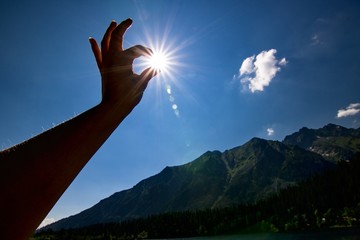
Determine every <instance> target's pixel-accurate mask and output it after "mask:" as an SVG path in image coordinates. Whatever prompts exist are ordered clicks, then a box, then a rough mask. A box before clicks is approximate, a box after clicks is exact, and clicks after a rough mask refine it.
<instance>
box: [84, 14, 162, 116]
mask: <svg viewBox="0 0 360 240" xmlns="http://www.w3.org/2000/svg"><path fill="white" fill-rule="evenodd" d="M131 24H132V20H131V19H130V18H129V19H127V20H125V21H123V22H121V23H120V24H119V25H117V23H116V22H115V21H112V22H111V23H110V26H109V27H108V29H107V30H106V32H105V34H104V37H103V39H102V41H101V51H100V49H99V47H98V44H97V42H96V40H95V39H93V38H90V39H89V41H90V44H91V48H92V51H93V53H94V56H95V59H96V63H97V65H98V68H99V70H100V73H101V78H102V101H103V102H104V101H106V102H111V103H114V104H120V106H121V107H125V108H130V109H129V110H130V111H131V110H132V109H133V108H134V107H135V106H136V105H137V104H138V103H139V102H140V100H141V98H142V95H143V92H144V90H145V89H146V86H147V84H148V82H149V81H150V79H151V78H152V77H154V76H155V74H156V71H155V70H153V69H151V68H147V69H145V70H144V71H143V72H142V73H141V74H140V75H138V74H135V73H134V72H133V62H134V59H135V58H138V57H140V56H149V55H151V54H152V51H151V49H149V48H145V47H143V46H141V45H136V46H133V47H131V48H128V49H126V50H123V46H122V45H123V37H124V34H125V32H126V30H127V29H128V28H129V27H130V26H131Z"/></svg>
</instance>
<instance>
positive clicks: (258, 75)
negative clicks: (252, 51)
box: [238, 49, 287, 92]
mask: <svg viewBox="0 0 360 240" xmlns="http://www.w3.org/2000/svg"><path fill="white" fill-rule="evenodd" d="M276 52H277V51H276V49H270V50H268V51H262V52H261V53H259V54H258V55H257V56H256V58H255V55H254V56H251V57H248V58H246V59H245V60H244V61H243V63H242V65H241V67H240V69H239V75H238V78H240V82H241V83H242V84H243V85H245V86H247V87H248V88H249V90H250V91H251V92H256V91H264V87H267V86H269V84H270V82H271V80H272V79H273V78H274V77H275V76H276V73H278V72H279V71H280V70H281V67H284V66H285V65H286V64H287V61H286V59H285V58H282V59H281V60H278V59H276V58H275V54H276Z"/></svg>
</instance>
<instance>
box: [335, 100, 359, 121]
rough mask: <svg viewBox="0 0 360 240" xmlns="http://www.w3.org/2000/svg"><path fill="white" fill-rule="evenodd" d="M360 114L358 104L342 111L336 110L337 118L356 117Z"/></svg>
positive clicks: (352, 104)
mask: <svg viewBox="0 0 360 240" xmlns="http://www.w3.org/2000/svg"><path fill="white" fill-rule="evenodd" d="M359 112H360V103H351V104H350V105H349V106H347V107H346V108H344V109H340V110H338V113H337V116H336V117H337V118H342V117H349V116H353V115H356V114H358V113H359Z"/></svg>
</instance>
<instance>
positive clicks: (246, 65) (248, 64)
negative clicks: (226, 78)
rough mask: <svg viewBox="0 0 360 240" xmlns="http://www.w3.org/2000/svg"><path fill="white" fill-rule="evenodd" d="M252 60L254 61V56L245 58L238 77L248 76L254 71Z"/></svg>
mask: <svg viewBox="0 0 360 240" xmlns="http://www.w3.org/2000/svg"><path fill="white" fill-rule="evenodd" d="M254 59H255V56H251V57H248V58H246V59H245V60H244V61H243V63H242V65H241V67H240V70H239V71H240V75H243V74H250V73H253V72H254V70H255V66H254Z"/></svg>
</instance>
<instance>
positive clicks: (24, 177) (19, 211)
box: [0, 102, 131, 239]
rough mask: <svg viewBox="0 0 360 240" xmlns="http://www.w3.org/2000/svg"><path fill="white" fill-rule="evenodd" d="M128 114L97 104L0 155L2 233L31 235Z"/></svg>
mask: <svg viewBox="0 0 360 240" xmlns="http://www.w3.org/2000/svg"><path fill="white" fill-rule="evenodd" d="M130 111H131V110H130V109H126V108H123V107H122V106H121V105H119V106H117V107H114V106H113V105H112V104H110V103H104V102H103V103H101V104H99V105H97V106H96V107H94V108H92V109H90V110H88V111H86V112H84V113H83V114H81V115H79V116H77V117H75V118H73V119H71V120H69V121H67V122H65V123H63V124H60V125H58V126H56V127H54V128H53V129H50V130H48V131H46V132H44V133H42V134H40V135H38V136H36V137H34V138H32V139H30V140H29V141H27V142H24V143H22V144H20V145H18V146H15V147H14V148H12V149H9V150H7V151H5V152H2V153H0V161H1V163H0V164H1V177H0V178H1V187H2V190H3V193H5V194H4V195H3V197H2V198H1V207H2V208H3V209H4V210H5V211H4V212H2V213H1V215H2V216H1V218H2V221H5V222H6V224H5V222H4V223H1V226H2V227H6V229H3V230H4V231H5V232H8V231H9V234H12V235H11V236H12V238H13V239H21V236H19V238H17V237H15V238H14V235H13V234H14V233H19V232H21V231H24V234H31V232H32V231H33V229H35V228H36V227H37V226H38V225H39V224H40V222H41V221H42V220H43V219H44V218H45V216H46V215H47V213H48V212H49V211H50V210H51V208H52V207H53V205H54V204H55V203H56V201H57V200H58V199H59V197H60V196H61V195H62V193H63V192H64V191H65V190H66V188H67V187H68V186H69V185H70V183H71V182H72V181H73V179H74V178H75V177H76V176H77V174H78V173H79V172H80V171H81V169H82V168H83V167H84V166H85V164H86V163H87V162H88V161H89V160H90V158H91V157H92V156H93V155H94V154H95V152H96V151H97V150H98V149H99V148H100V147H101V145H102V144H103V143H104V142H105V141H106V139H107V138H108V137H109V136H110V135H111V133H112V132H113V131H114V130H115V129H116V127H117V126H118V125H119V124H120V123H121V121H122V120H123V119H124V118H125V117H126V116H127V114H128V113H129V112H130ZM9 219H10V220H9ZM30 219H32V220H30ZM11 220H12V222H11ZM24 223H29V226H24ZM2 232H3V231H2ZM23 237H26V235H23Z"/></svg>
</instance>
